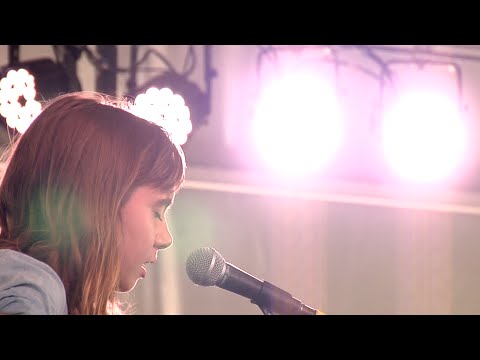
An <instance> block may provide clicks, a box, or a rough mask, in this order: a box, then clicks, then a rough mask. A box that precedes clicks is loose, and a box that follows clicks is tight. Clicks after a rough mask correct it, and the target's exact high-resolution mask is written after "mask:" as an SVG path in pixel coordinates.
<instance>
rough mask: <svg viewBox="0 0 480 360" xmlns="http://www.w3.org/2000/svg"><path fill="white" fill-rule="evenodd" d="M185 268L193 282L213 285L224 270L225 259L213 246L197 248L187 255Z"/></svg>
mask: <svg viewBox="0 0 480 360" xmlns="http://www.w3.org/2000/svg"><path fill="white" fill-rule="evenodd" d="M185 270H186V272H187V275H188V277H189V278H190V280H192V281H193V282H194V283H195V284H197V285H201V286H213V285H216V284H217V283H218V282H219V281H220V279H221V277H222V276H223V274H224V272H225V259H224V258H223V256H222V255H220V253H219V252H218V251H216V250H215V249H213V248H210V247H203V248H199V249H196V250H194V251H193V252H192V253H191V254H190V255H189V256H188V258H187V261H186V264H185Z"/></svg>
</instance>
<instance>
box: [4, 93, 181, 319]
mask: <svg viewBox="0 0 480 360" xmlns="http://www.w3.org/2000/svg"><path fill="white" fill-rule="evenodd" d="M128 106H129V102H126V101H123V100H122V99H120V100H118V99H115V98H112V97H109V96H107V95H104V94H99V93H89V92H78V93H69V94H66V95H62V96H60V97H58V98H57V99H55V100H54V101H52V102H50V103H49V104H48V105H47V106H46V107H45V109H44V110H43V111H42V112H41V113H40V115H39V116H38V117H37V119H35V120H34V122H33V123H32V124H31V125H30V127H29V128H28V129H27V131H26V132H25V133H24V134H23V135H21V136H20V137H19V138H18V140H17V141H16V142H15V143H14V144H13V145H12V147H11V149H10V156H9V157H8V159H7V160H6V162H5V172H4V174H3V177H2V181H1V185H0V227H1V229H0V248H10V249H15V250H17V251H21V252H23V253H25V254H28V255H30V256H32V257H34V258H36V259H38V260H40V261H43V262H45V263H47V264H48V265H50V266H51V267H52V268H53V269H54V270H55V271H56V272H57V274H58V275H59V276H60V278H61V279H62V281H63V284H64V286H65V290H66V294H67V303H68V308H69V313H70V314H108V313H111V312H112V311H113V310H112V309H115V308H116V305H117V301H118V300H117V299H116V297H115V290H116V289H117V287H118V282H119V273H120V262H119V261H120V260H119V247H118V237H119V236H121V234H118V233H116V226H115V224H116V223H117V222H118V221H119V219H120V215H119V211H120V209H121V207H122V205H123V204H125V202H126V201H127V200H128V197H129V195H130V194H131V193H132V192H133V191H134V190H135V189H136V188H137V187H139V186H145V185H146V186H151V187H154V188H157V189H159V190H162V191H172V190H177V189H178V187H179V186H180V185H181V184H182V182H183V181H184V178H185V158H184V153H183V152H182V149H181V148H180V147H179V146H177V145H175V144H174V143H172V141H171V140H170V138H169V136H168V134H167V133H166V132H165V131H164V129H163V128H161V127H160V126H158V125H156V124H153V123H151V122H149V121H146V120H144V119H141V118H138V117H136V116H135V115H133V114H132V113H131V112H129V111H126V110H125V109H126V108H128ZM109 309H110V310H109Z"/></svg>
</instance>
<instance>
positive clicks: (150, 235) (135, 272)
mask: <svg viewBox="0 0 480 360" xmlns="http://www.w3.org/2000/svg"><path fill="white" fill-rule="evenodd" d="M174 196H175V192H173V191H172V192H167V193H164V192H161V191H159V190H155V189H152V188H150V187H145V186H142V187H139V188H138V189H136V190H135V191H134V192H133V193H132V195H131V196H130V198H129V200H128V201H127V203H126V204H125V205H124V206H123V208H122V209H121V210H120V217H121V221H120V223H119V226H120V227H121V232H122V234H123V237H122V241H121V245H120V246H121V250H120V251H121V262H120V286H119V289H118V291H120V292H128V291H130V290H132V289H133V288H134V287H135V285H136V283H137V281H138V280H139V279H143V278H144V277H145V276H146V275H147V270H146V269H145V264H147V263H154V262H155V261H156V260H157V251H158V250H160V249H166V248H167V247H169V246H170V245H171V244H172V241H173V239H172V235H171V234H170V231H169V230H168V225H167V220H166V218H165V215H166V212H167V210H168V208H169V207H170V206H171V205H172V204H173V199H174Z"/></svg>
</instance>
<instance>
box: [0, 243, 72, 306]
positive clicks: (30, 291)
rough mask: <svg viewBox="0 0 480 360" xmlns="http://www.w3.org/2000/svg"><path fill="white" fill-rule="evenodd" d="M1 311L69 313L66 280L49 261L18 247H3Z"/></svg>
mask: <svg viewBox="0 0 480 360" xmlns="http://www.w3.org/2000/svg"><path fill="white" fill-rule="evenodd" d="M0 313H2V314H17V315H20V314H22V315H67V314H68V310H67V300H66V296H65V288H64V286H63V283H62V281H61V280H60V278H59V277H58V275H57V273H56V272H55V271H54V270H53V269H52V268H51V267H50V266H48V265H47V264H45V263H43V262H41V261H39V260H37V259H35V258H33V257H31V256H28V255H26V254H23V253H20V252H18V251H14V250H7V249H0Z"/></svg>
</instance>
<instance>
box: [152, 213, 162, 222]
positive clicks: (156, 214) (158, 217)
mask: <svg viewBox="0 0 480 360" xmlns="http://www.w3.org/2000/svg"><path fill="white" fill-rule="evenodd" d="M153 214H154V216H155V217H156V218H157V219H158V220H160V221H161V220H162V214H160V213H159V212H156V211H154V212H153Z"/></svg>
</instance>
